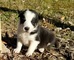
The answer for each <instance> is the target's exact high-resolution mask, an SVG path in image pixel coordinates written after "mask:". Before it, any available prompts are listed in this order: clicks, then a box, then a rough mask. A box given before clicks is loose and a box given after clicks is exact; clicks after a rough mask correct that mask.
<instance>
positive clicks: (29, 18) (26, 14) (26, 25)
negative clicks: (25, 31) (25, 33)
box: [24, 10, 36, 32]
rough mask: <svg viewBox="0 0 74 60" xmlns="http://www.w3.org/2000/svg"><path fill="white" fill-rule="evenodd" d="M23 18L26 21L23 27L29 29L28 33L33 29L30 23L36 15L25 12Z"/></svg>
mask: <svg viewBox="0 0 74 60" xmlns="http://www.w3.org/2000/svg"><path fill="white" fill-rule="evenodd" d="M24 16H25V20H26V21H25V23H24V27H29V32H31V31H32V30H33V29H35V28H34V26H33V24H32V23H31V21H32V19H33V18H34V17H35V16H36V15H35V14H34V13H33V12H31V11H29V10H27V11H26V13H25V14H24Z"/></svg>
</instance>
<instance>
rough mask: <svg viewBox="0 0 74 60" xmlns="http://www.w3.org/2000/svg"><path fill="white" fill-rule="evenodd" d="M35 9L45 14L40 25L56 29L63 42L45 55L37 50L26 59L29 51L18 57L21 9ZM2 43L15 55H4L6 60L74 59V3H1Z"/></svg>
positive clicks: (25, 0)
mask: <svg viewBox="0 0 74 60" xmlns="http://www.w3.org/2000/svg"><path fill="white" fill-rule="evenodd" d="M28 8H30V9H34V10H35V11H37V12H38V13H40V14H41V16H42V20H43V21H41V22H40V25H41V26H43V27H45V28H48V29H49V30H52V31H53V32H54V33H55V35H56V37H57V38H58V39H59V40H57V41H56V44H55V45H53V46H51V47H47V48H46V50H45V51H44V53H40V52H38V51H35V52H34V54H33V55H32V56H31V57H26V56H25V52H26V48H25V47H23V48H22V51H21V52H20V54H15V53H14V52H13V49H14V48H15V47H16V36H17V24H18V20H19V18H18V10H20V11H21V10H25V9H28ZM0 20H1V26H2V27H1V28H2V40H3V43H4V44H5V46H7V47H8V49H10V50H11V53H4V54H0V59H2V60H73V59H74V0H44V1H43V0H30V1H29V0H0Z"/></svg>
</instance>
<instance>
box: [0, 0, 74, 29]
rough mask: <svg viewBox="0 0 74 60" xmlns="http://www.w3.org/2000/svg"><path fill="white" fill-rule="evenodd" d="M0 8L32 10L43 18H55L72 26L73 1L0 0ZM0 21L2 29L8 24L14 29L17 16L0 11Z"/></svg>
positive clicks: (73, 22) (73, 16)
mask: <svg viewBox="0 0 74 60" xmlns="http://www.w3.org/2000/svg"><path fill="white" fill-rule="evenodd" d="M1 7H4V8H8V9H11V10H25V9H33V10H36V11H37V12H38V13H40V14H42V15H43V16H45V17H48V18H50V17H52V18H56V20H58V19H59V20H60V21H63V22H65V23H68V22H69V23H71V24H73V25H74V0H0V8H1ZM0 20H1V21H2V26H4V27H5V26H7V25H8V26H9V24H10V23H11V25H12V26H14V27H16V23H17V21H18V14H17V13H14V12H11V11H3V10H0ZM12 21H13V22H12ZM13 23H14V24H13ZM4 24H5V25H4ZM7 29H8V28H7Z"/></svg>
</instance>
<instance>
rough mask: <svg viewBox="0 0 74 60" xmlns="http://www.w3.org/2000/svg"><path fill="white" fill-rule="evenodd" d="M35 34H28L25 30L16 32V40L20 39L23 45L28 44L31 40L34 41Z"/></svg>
mask: <svg viewBox="0 0 74 60" xmlns="http://www.w3.org/2000/svg"><path fill="white" fill-rule="evenodd" d="M36 36H37V33H36V34H33V35H30V34H29V33H27V32H24V33H19V34H18V40H20V41H21V42H22V43H23V44H24V45H26V46H29V44H30V42H31V41H35V37H36Z"/></svg>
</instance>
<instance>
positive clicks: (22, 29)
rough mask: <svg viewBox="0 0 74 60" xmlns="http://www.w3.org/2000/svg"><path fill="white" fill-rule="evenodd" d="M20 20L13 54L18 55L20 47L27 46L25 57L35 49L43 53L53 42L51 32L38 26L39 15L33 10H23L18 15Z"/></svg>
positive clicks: (53, 37)
mask: <svg viewBox="0 0 74 60" xmlns="http://www.w3.org/2000/svg"><path fill="white" fill-rule="evenodd" d="M19 17H20V20H19V25H18V31H17V48H16V49H14V51H15V53H19V52H20V50H21V47H22V45H23V44H24V45H25V46H28V47H29V48H28V51H27V52H26V56H31V55H32V54H33V52H34V51H35V50H36V49H39V51H40V52H43V51H44V48H45V47H46V46H47V45H50V44H52V43H53V42H54V41H55V36H54V34H53V33H52V31H49V30H48V29H46V28H43V27H41V26H39V24H38V22H39V15H38V13H37V12H35V11H34V10H29V9H28V10H25V11H23V12H21V13H20V14H19Z"/></svg>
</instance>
